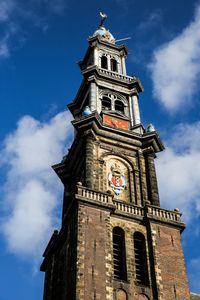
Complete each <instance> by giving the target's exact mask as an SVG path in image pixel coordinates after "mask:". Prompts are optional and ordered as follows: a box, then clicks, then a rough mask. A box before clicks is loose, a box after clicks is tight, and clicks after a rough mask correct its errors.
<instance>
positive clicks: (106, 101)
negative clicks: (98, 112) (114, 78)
mask: <svg viewBox="0 0 200 300" xmlns="http://www.w3.org/2000/svg"><path fill="white" fill-rule="evenodd" d="M101 107H102V110H111V99H110V98H108V97H106V96H103V98H102V101H101Z"/></svg>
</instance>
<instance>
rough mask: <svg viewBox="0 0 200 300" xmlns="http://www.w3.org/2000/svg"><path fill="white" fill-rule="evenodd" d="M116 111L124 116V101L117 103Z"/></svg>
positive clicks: (117, 101)
mask: <svg viewBox="0 0 200 300" xmlns="http://www.w3.org/2000/svg"><path fill="white" fill-rule="evenodd" d="M115 110H116V111H119V112H121V113H123V114H124V103H123V102H122V101H119V100H116V101H115Z"/></svg>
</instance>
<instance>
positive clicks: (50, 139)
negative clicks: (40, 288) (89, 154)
mask: <svg viewBox="0 0 200 300" xmlns="http://www.w3.org/2000/svg"><path fill="white" fill-rule="evenodd" d="M69 121H70V116H69V113H60V114H58V115H56V116H55V117H54V118H52V119H51V120H49V121H48V122H46V123H41V122H39V121H37V120H35V119H34V118H32V117H30V116H25V117H23V118H22V119H20V121H19V123H18V125H17V128H16V130H15V131H14V132H13V133H11V134H10V135H9V136H8V137H7V138H6V140H5V146H4V148H3V150H2V151H1V165H2V166H4V167H6V175H7V180H6V182H5V185H4V186H3V189H2V191H1V195H3V199H2V200H1V202H2V204H3V205H4V208H5V210H6V213H5V217H4V219H3V223H2V224H1V225H2V230H3V233H4V235H5V237H6V240H7V242H8V247H9V250H10V251H12V252H13V253H16V254H19V255H20V256H22V255H38V254H41V251H43V250H44V249H43V246H44V244H45V243H46V242H47V239H48V238H49V235H50V234H51V233H52V230H53V228H54V226H55V225H57V223H58V220H57V218H56V214H55V208H56V207H57V205H58V203H60V201H62V196H61V193H62V190H63V187H62V184H61V183H60V181H59V179H58V178H57V176H56V174H55V173H54V172H53V170H52V169H51V165H52V164H55V163H58V162H59V161H61V159H62V156H63V155H64V154H65V153H66V152H67V150H66V149H67V148H66V147H67V146H68V145H69V143H70V141H71V138H72V129H71V124H70V122H69ZM59 196H61V197H60V199H59ZM58 200H59V201H58ZM59 222H60V220H59Z"/></svg>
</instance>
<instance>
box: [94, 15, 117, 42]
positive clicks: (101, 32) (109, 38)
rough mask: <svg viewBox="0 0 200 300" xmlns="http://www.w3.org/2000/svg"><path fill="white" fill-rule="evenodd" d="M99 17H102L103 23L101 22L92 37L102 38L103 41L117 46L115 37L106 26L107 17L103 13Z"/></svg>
mask: <svg viewBox="0 0 200 300" xmlns="http://www.w3.org/2000/svg"><path fill="white" fill-rule="evenodd" d="M99 15H100V17H101V21H100V24H99V27H98V29H97V30H96V31H95V32H94V33H93V35H92V37H96V36H97V37H99V38H100V40H101V39H102V40H104V41H106V42H109V43H112V44H115V38H114V36H113V35H112V34H111V33H110V31H109V30H107V29H106V28H105V26H104V22H105V20H106V19H107V15H106V14H105V13H102V12H100V13H99Z"/></svg>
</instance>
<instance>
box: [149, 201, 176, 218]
mask: <svg viewBox="0 0 200 300" xmlns="http://www.w3.org/2000/svg"><path fill="white" fill-rule="evenodd" d="M147 213H148V214H149V215H152V216H153V217H157V218H162V219H167V220H170V221H175V222H180V221H181V213H180V212H179V211H176V210H175V211H171V210H167V209H163V208H160V207H157V206H152V205H147Z"/></svg>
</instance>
